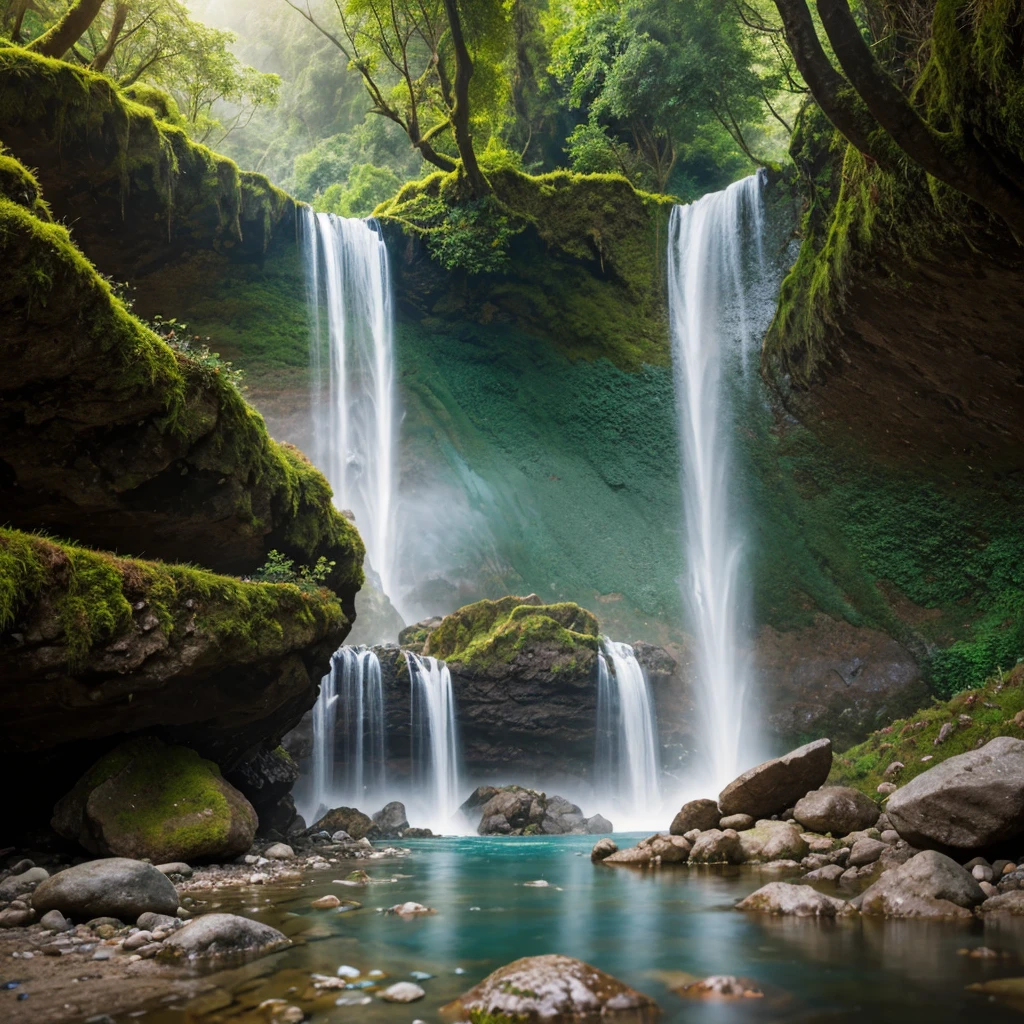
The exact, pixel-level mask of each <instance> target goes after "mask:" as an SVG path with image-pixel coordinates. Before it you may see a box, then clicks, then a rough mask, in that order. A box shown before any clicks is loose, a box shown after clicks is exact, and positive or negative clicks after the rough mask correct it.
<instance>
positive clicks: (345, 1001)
mask: <svg viewBox="0 0 1024 1024" xmlns="http://www.w3.org/2000/svg"><path fill="white" fill-rule="evenodd" d="M372 1002H373V1000H372V999H371V998H370V997H369V996H356V995H351V996H339V997H338V998H337V999H335V1000H334V1005H335V1006H369V1005H370V1003H372Z"/></svg>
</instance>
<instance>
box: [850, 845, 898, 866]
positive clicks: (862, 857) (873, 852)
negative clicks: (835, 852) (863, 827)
mask: <svg viewBox="0 0 1024 1024" xmlns="http://www.w3.org/2000/svg"><path fill="white" fill-rule="evenodd" d="M888 849H889V844H888V843H883V842H882V841H881V840H880V839H858V840H857V842H855V843H854V844H853V846H851V847H850V857H849V859H848V860H847V862H846V863H847V864H849V866H850V867H851V868H859V867H863V866H864V865H865V864H874V863H875V861H876V860H878V858H879V857H881V856H882V854H883V853H884V852H885V851H886V850H888Z"/></svg>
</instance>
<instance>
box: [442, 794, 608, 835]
mask: <svg viewBox="0 0 1024 1024" xmlns="http://www.w3.org/2000/svg"><path fill="white" fill-rule="evenodd" d="M460 810H461V812H462V813H463V814H464V815H465V816H466V817H467V818H468V819H469V820H473V818H475V817H478V818H479V824H478V825H477V832H478V833H479V834H480V835H482V836H494V835H496V836H509V835H513V836H516V835H600V834H601V833H602V832H611V831H612V824H611V822H610V821H608V819H607V818H604V817H603V816H602V815H600V814H595V815H592V816H591V817H589V818H588V817H586V816H585V815H584V814H583V811H582V810H581V809H580V808H579V807H578V806H577V805H576V804H574V803H572V802H570V801H569V800H566V799H565V797H562V796H557V795H555V796H548V795H547V794H546V793H541V792H538V791H537V790H535V789H526V788H525V787H523V786H502V787H500V788H497V787H494V786H479V787H478V788H477V789H476V790H474V792H473V793H472V794H471V795H470V797H469V798H468V799H467V800H466V802H465V803H464V804H463V805H462V807H461V808H460Z"/></svg>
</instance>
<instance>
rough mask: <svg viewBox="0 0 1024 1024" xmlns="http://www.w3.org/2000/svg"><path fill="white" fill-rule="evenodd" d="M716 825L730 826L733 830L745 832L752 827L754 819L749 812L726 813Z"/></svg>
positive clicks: (721, 826) (720, 826) (723, 827)
mask: <svg viewBox="0 0 1024 1024" xmlns="http://www.w3.org/2000/svg"><path fill="white" fill-rule="evenodd" d="M716 827H717V828H721V829H727V828H731V829H733V831H735V832H746V830H747V829H748V828H753V827H754V819H753V818H752V817H751V816H750V815H749V814H727V815H726V816H725V817H724V818H722V820H721V821H720V822H719V823H718V825H717V826H716Z"/></svg>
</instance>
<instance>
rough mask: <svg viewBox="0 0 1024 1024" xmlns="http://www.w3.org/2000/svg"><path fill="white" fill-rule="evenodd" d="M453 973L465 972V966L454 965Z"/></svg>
mask: <svg viewBox="0 0 1024 1024" xmlns="http://www.w3.org/2000/svg"><path fill="white" fill-rule="evenodd" d="M455 973H456V974H465V973H466V968H465V967H456V968H455Z"/></svg>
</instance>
